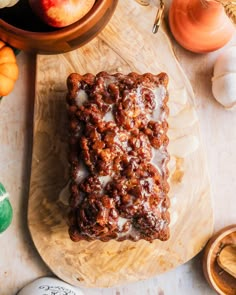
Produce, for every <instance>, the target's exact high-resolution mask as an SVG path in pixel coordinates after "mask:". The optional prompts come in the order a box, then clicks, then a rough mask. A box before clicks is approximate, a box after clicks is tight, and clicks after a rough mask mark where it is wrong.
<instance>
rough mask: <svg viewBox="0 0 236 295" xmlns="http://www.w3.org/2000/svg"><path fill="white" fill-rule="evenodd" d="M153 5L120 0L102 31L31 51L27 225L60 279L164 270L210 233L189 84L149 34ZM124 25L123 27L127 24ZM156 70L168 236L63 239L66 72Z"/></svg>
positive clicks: (115, 278)
mask: <svg viewBox="0 0 236 295" xmlns="http://www.w3.org/2000/svg"><path fill="white" fill-rule="evenodd" d="M154 17H155V9H152V7H147V8H145V12H144V8H143V7H142V8H141V7H140V6H139V5H138V4H137V3H136V2H135V1H129V2H128V3H126V6H124V5H122V3H121V1H120V3H119V5H118V7H117V11H116V13H115V15H114V16H113V18H112V20H111V22H110V24H109V25H108V26H107V27H106V29H105V30H104V31H103V32H102V33H101V34H100V35H99V36H98V37H97V38H96V39H94V40H93V41H92V42H90V43H89V44H88V45H86V46H84V47H82V48H81V49H78V50H76V51H73V52H70V53H67V54H63V55H54V56H38V57H37V75H36V102H35V117H34V148H33V162H32V174H31V188H30V198H29V207H28V224H29V229H30V232H31V235H32V238H33V241H34V243H35V246H36V248H37V249H38V252H39V254H40V255H41V257H42V259H43V260H44V261H45V263H46V264H47V265H48V266H49V267H50V268H51V270H52V271H53V272H54V273H55V274H56V275H57V276H59V277H60V278H61V279H63V280H65V281H67V282H69V283H71V284H74V285H79V286H89V287H110V286H115V285H120V284H124V283H127V282H131V281H137V280H142V279H146V278H148V277H152V276H155V275H157V274H159V273H162V272H165V271H168V270H170V269H172V268H175V267H177V266H178V265H180V264H183V263H185V262H186V261H188V260H189V259H191V258H192V257H193V256H195V255H196V254H197V253H198V252H199V251H200V250H201V249H202V248H203V246H204V245H205V243H206V241H207V240H208V238H209V237H210V236H211V234H212V228H213V213H212V206H211V194H210V185H209V179H208V175H207V168H206V163H205V158H204V152H203V150H202V145H201V139H200V134H199V126H198V121H197V117H196V113H195V110H194V106H193V92H192V88H191V86H190V83H189V81H188V79H187V78H186V76H185V75H184V73H183V71H182V69H181V67H180V66H179V64H178V62H177V61H176V59H175V57H174V54H173V52H172V49H171V46H170V43H169V40H168V38H167V36H166V33H165V32H164V31H163V30H161V31H160V32H159V33H158V35H153V34H152V33H151V25H150V24H151V23H152V21H151V20H152V19H154ZM127 24H128V25H127ZM102 70H105V71H108V72H110V73H114V72H116V71H122V72H123V73H128V72H130V71H136V72H139V73H144V72H152V73H158V72H160V71H165V72H167V73H168V75H169V77H170V84H169V92H170V108H171V118H170V120H171V122H170V132H169V137H170V153H171V162H170V171H171V177H170V185H171V191H170V198H171V204H172V205H171V217H172V222H171V238H170V240H169V241H168V242H160V241H155V242H153V243H148V242H146V241H140V242H137V243H133V242H130V241H127V242H122V243H120V242H116V241H111V242H108V243H103V242H100V241H95V242H90V243H89V242H85V241H83V242H79V243H74V242H72V241H71V240H70V239H69V236H68V232H67V224H66V222H65V218H64V217H65V213H66V207H65V205H64V204H63V203H62V202H61V201H60V200H59V195H60V192H61V190H62V189H63V187H64V186H65V185H66V184H67V181H68V164H67V142H66V141H67V140H66V133H67V125H66V124H67V121H66V108H65V93H66V84H65V82H66V78H67V76H68V75H69V74H70V73H71V72H79V73H81V74H84V73H86V72H92V73H97V72H99V71H102Z"/></svg>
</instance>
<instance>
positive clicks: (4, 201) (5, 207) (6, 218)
mask: <svg viewBox="0 0 236 295" xmlns="http://www.w3.org/2000/svg"><path fill="white" fill-rule="evenodd" d="M12 215H13V210H12V206H11V203H10V201H9V194H8V193H7V192H6V190H5V188H4V186H3V185H2V184H1V183H0V233H2V232H4V231H5V230H6V229H7V228H8V226H9V225H10V224H11V221H12Z"/></svg>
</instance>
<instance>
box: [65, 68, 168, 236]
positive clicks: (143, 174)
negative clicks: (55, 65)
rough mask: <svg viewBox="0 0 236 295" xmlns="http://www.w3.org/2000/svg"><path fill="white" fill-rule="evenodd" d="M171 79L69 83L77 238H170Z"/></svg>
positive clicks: (100, 78) (78, 79) (74, 78)
mask: <svg viewBox="0 0 236 295" xmlns="http://www.w3.org/2000/svg"><path fill="white" fill-rule="evenodd" d="M167 84H168V76H167V75H166V74H165V73H160V74H159V75H153V74H149V73H147V74H143V75H138V74H136V73H130V74H128V75H123V74H120V73H117V74H114V75H110V74H108V73H106V72H101V73H99V74H97V75H96V76H94V75H92V74H86V75H83V76H82V75H79V74H75V73H74V74H71V75H70V76H69V77H68V79H67V86H68V94H67V107H68V114H69V146H70V152H69V163H70V167H71V170H70V171H71V175H70V176H71V186H70V200H69V204H70V213H69V218H68V222H69V234H70V237H71V239H72V240H73V241H80V240H87V241H92V240H95V239H98V240H101V241H109V240H111V239H115V240H118V241H123V240H132V241H138V240H140V239H145V240H147V241H153V240H154V239H160V240H162V241H165V240H167V239H168V238H169V221H170V218H169V213H168V207H169V198H168V191H169V186H168V182H167V179H168V170H167V162H168V160H169V155H168V152H167V145H168V137H167V135H166V133H167V129H168V123H167V121H166V117H167V116H168V111H169V110H168V107H167V101H168V92H167Z"/></svg>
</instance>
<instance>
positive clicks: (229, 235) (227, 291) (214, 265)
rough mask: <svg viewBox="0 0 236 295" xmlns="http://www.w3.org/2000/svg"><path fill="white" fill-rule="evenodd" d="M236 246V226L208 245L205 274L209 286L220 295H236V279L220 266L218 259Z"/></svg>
mask: <svg viewBox="0 0 236 295" xmlns="http://www.w3.org/2000/svg"><path fill="white" fill-rule="evenodd" d="M235 245H236V224H233V225H230V226H227V227H225V228H223V229H222V230H220V231H219V232H217V233H216V234H215V235H213V237H212V238H211V239H210V240H209V242H208V243H207V245H206V248H205V251H204V256H203V272H204V275H205V277H206V279H207V281H208V283H209V285H210V286H211V287H212V289H214V290H215V291H216V292H217V293H218V294H220V295H235V294H236V278H234V277H233V276H232V275H231V274H229V273H228V272H227V271H225V270H224V269H223V268H221V267H220V266H219V263H218V257H219V255H220V253H221V251H222V249H223V248H224V247H226V246H235Z"/></svg>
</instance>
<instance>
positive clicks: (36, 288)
mask: <svg viewBox="0 0 236 295" xmlns="http://www.w3.org/2000/svg"><path fill="white" fill-rule="evenodd" d="M62 294H63V295H84V293H83V292H82V291H81V290H80V289H79V288H76V287H73V286H71V285H69V284H67V283H65V282H63V281H61V280H58V279H57V278H52V277H44V278H39V279H37V280H35V281H33V282H31V283H30V284H28V285H27V286H25V287H24V288H23V289H21V290H20V291H19V292H18V293H17V295H62Z"/></svg>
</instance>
